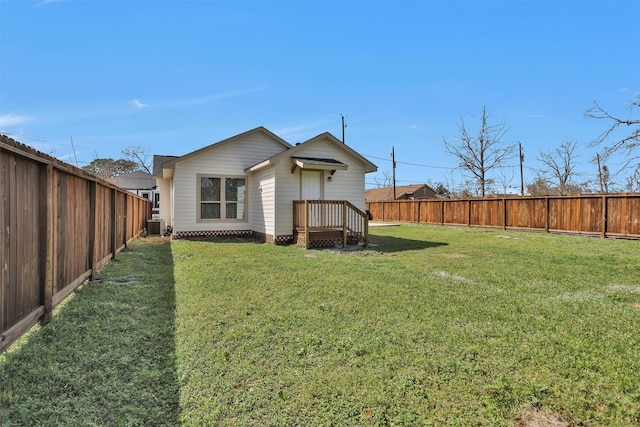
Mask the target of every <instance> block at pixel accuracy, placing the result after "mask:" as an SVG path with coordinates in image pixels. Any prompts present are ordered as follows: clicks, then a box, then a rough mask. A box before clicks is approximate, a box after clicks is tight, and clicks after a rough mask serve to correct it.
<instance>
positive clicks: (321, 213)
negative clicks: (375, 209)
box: [293, 200, 369, 249]
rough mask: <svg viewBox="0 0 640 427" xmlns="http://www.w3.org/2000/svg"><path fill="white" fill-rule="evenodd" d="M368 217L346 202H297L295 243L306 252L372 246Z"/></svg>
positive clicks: (295, 210)
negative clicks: (317, 249)
mask: <svg viewBox="0 0 640 427" xmlns="http://www.w3.org/2000/svg"><path fill="white" fill-rule="evenodd" d="M368 221H369V219H368V216H367V214H366V213H365V212H363V211H361V210H360V209H358V208H357V207H355V206H354V205H353V204H351V203H350V202H348V201H346V200H296V201H294V202H293V223H294V224H293V225H294V229H293V232H294V233H293V234H294V242H295V243H296V244H297V245H299V246H304V247H305V248H307V249H309V248H319V247H335V246H341V247H344V246H347V245H349V244H354V245H357V244H358V243H359V242H363V243H364V245H365V246H366V245H367V244H368V243H369V226H368Z"/></svg>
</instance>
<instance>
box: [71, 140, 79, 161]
mask: <svg viewBox="0 0 640 427" xmlns="http://www.w3.org/2000/svg"><path fill="white" fill-rule="evenodd" d="M71 149H72V150H73V158H74V159H76V167H77V168H78V167H80V166H78V156H76V147H75V145H73V137H71Z"/></svg>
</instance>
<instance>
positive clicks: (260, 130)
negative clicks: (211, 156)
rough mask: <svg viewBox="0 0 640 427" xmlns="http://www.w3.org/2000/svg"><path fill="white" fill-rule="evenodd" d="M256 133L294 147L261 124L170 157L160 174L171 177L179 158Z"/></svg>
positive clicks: (287, 146) (287, 147)
mask: <svg viewBox="0 0 640 427" xmlns="http://www.w3.org/2000/svg"><path fill="white" fill-rule="evenodd" d="M254 133H262V134H265V135H267V136H268V137H269V138H271V139H272V140H274V141H275V142H276V143H278V144H280V145H282V147H283V148H285V149H290V148H291V147H292V145H291V144H289V143H288V142H287V141H285V140H284V139H282V138H280V137H279V136H278V135H276V134H275V133H273V132H271V131H270V130H268V129H266V128H265V127H263V126H259V127H257V128H255V129H251V130H249V131H247V132H243V133H241V134H238V135H236V136H232V137H231V138H227V139H224V140H222V141H219V142H216V143H214V144H211V145H208V146H206V147H204V148H201V149H199V150H196V151H192V152H191V153H188V154H185V155H184V156H180V157H175V158H173V159H170V160H168V161H167V162H164V163H163V164H162V169H163V173H162V174H160V175H159V176H164V177H166V178H169V177H171V176H172V173H173V172H171V169H174V168H175V164H176V162H177V161H179V160H180V161H182V160H185V159H189V158H191V157H194V156H198V155H200V154H201V153H203V152H204V151H208V150H210V149H212V148H214V147H220V146H222V145H226V144H231V143H233V142H236V141H239V140H243V139H245V138H247V137H248V136H250V135H251V134H254ZM167 170H168V172H169V173H166V172H164V171H167Z"/></svg>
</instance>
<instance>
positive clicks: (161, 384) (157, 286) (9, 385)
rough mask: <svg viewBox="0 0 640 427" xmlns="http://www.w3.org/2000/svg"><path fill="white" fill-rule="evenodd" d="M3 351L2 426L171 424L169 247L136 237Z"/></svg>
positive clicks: (174, 412) (174, 388) (175, 412)
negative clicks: (46, 321) (41, 324)
mask: <svg viewBox="0 0 640 427" xmlns="http://www.w3.org/2000/svg"><path fill="white" fill-rule="evenodd" d="M130 248H131V250H130V251H127V252H122V253H121V254H119V255H118V257H117V259H116V261H112V262H110V263H109V264H107V265H106V266H105V267H104V268H103V269H101V270H100V271H99V272H98V278H99V279H98V280H96V281H94V282H92V283H87V284H84V285H83V286H82V287H81V288H79V289H78V291H77V292H76V293H75V294H74V295H73V296H72V297H71V298H69V299H68V300H67V301H66V302H65V303H64V304H63V305H61V306H60V307H59V308H58V309H56V313H55V317H54V319H53V321H52V322H51V323H49V324H48V325H46V326H44V327H41V328H35V329H34V330H32V331H31V332H29V334H27V335H26V336H25V337H24V338H23V339H21V340H20V341H19V342H18V343H16V345H15V349H9V351H8V352H7V353H5V354H4V355H2V356H1V357H0V425H2V426H5V425H10V426H13V425H18V426H21V425H153V426H161V425H177V424H179V421H178V417H179V386H178V382H177V377H176V355H175V339H174V338H175V337H174V331H175V304H176V299H175V289H174V284H175V283H174V276H173V262H172V256H171V246H170V244H168V243H142V242H134V243H133V244H132V245H131V246H130Z"/></svg>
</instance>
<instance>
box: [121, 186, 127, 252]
mask: <svg viewBox="0 0 640 427" xmlns="http://www.w3.org/2000/svg"><path fill="white" fill-rule="evenodd" d="M123 196H124V207H123V218H122V224H124V225H123V227H122V236H123V237H124V247H125V248H126V247H127V240H128V239H129V236H128V235H127V221H128V219H129V217H128V215H127V214H128V213H129V212H127V209H128V208H129V195H128V194H123Z"/></svg>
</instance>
